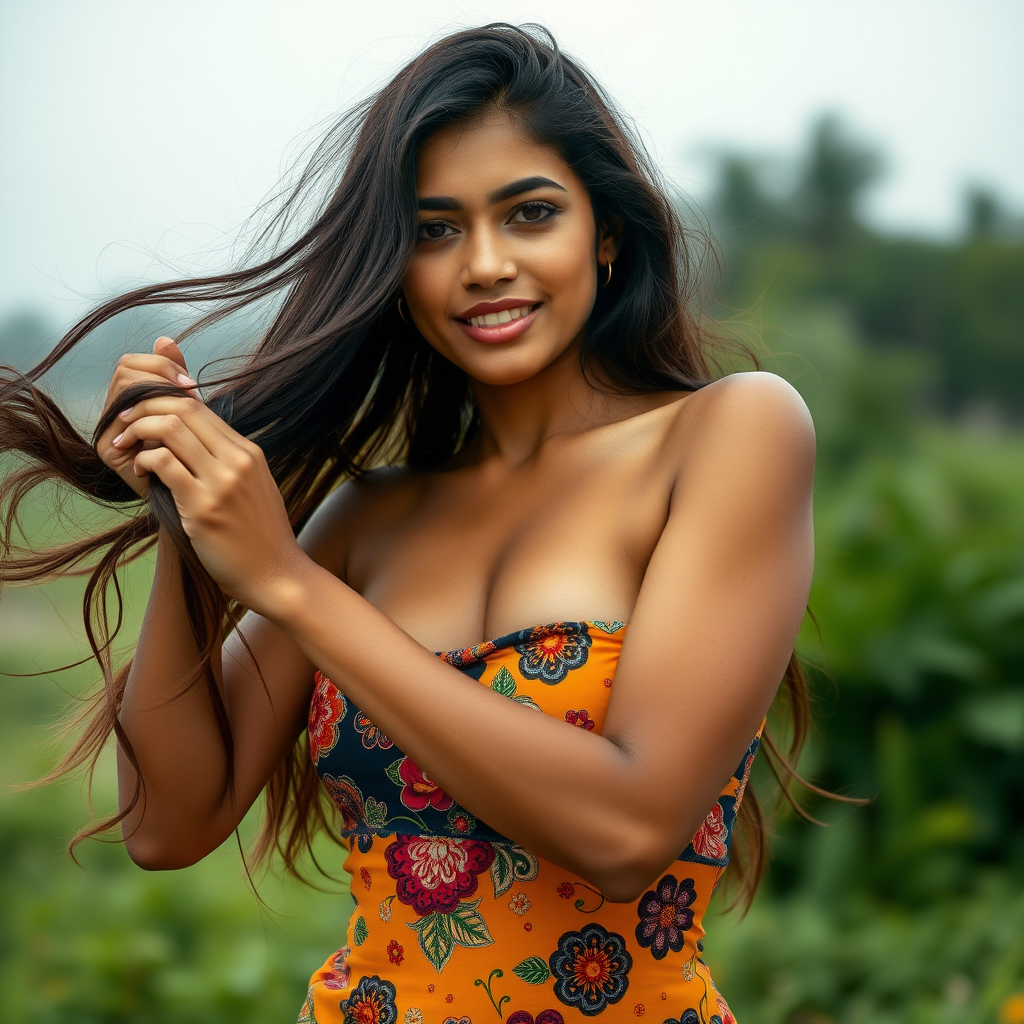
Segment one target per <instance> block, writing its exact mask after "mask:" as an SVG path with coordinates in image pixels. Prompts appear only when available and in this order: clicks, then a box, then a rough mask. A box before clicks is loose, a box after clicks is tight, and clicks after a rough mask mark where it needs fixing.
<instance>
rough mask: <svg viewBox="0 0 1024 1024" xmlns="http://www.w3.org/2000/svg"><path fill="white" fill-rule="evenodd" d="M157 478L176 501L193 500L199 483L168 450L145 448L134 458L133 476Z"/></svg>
mask: <svg viewBox="0 0 1024 1024" xmlns="http://www.w3.org/2000/svg"><path fill="white" fill-rule="evenodd" d="M150 473H153V474H154V475H156V476H158V477H159V478H160V479H161V480H162V481H163V482H164V483H165V484H166V485H167V486H168V487H169V488H170V490H171V492H172V493H173V494H174V496H175V498H176V499H184V500H185V501H188V500H189V499H194V497H195V493H196V490H197V488H198V487H199V483H198V481H197V480H196V478H195V477H194V476H193V475H192V474H191V473H190V472H189V471H188V469H187V468H186V467H185V466H184V465H183V464H182V463H181V462H180V461H179V460H178V459H177V458H175V456H174V453H173V452H171V451H170V449H168V448H147V449H146V450H145V451H141V452H139V454H138V455H136V456H135V475H136V476H140V477H141V476H146V475H148V474H150Z"/></svg>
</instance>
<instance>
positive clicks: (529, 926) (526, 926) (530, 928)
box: [523, 921, 533, 932]
mask: <svg viewBox="0 0 1024 1024" xmlns="http://www.w3.org/2000/svg"><path fill="white" fill-rule="evenodd" d="M523 931H527V932H532V931H533V925H532V924H530V922H529V921H527V922H526V924H524V925H523Z"/></svg>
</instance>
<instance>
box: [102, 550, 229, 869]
mask: <svg viewBox="0 0 1024 1024" xmlns="http://www.w3.org/2000/svg"><path fill="white" fill-rule="evenodd" d="M198 660H199V654H198V650H197V646H196V642H195V639H194V638H193V635H192V630H191V627H190V625H189V621H188V615H187V611H186V607H185V599H184V595H183V591H182V582H181V576H180V573H179V569H178V564H177V556H176V555H175V552H174V550H173V547H172V545H171V542H170V541H169V540H168V538H167V537H166V536H165V535H164V534H163V532H162V531H161V535H160V539H159V546H158V552H157V560H156V573H155V576H154V580H153V588H152V592H151V595H150V599H149V604H148V606H147V609H146V615H145V619H144V621H143V625H142V630H141V633H140V636H139V641H138V645H137V647H136V652H135V658H134V661H133V664H132V669H131V673H130V675H129V677H128V681H127V685H126V687H125V692H124V698H123V701H122V704H121V711H120V716H119V718H120V722H121V725H122V727H123V728H124V730H125V733H126V735H127V737H128V740H129V742H130V743H131V746H132V750H133V752H134V755H135V758H136V759H137V761H138V767H139V772H141V775H142V778H143V780H144V791H143V793H142V794H141V795H140V799H139V801H138V803H137V804H136V806H135V807H134V808H133V809H132V810H131V811H130V812H129V814H128V816H127V817H126V818H125V821H124V823H123V826H122V829H123V832H124V835H125V838H126V841H127V843H128V847H129V851H130V852H131V854H132V856H133V857H134V858H135V859H136V860H138V861H139V862H140V863H146V862H147V861H148V862H150V863H152V861H153V860H154V854H153V852H152V851H154V850H155V849H160V850H167V849H168V848H169V847H171V846H174V847H178V848H181V847H183V846H187V845H188V844H189V842H191V841H193V840H195V841H198V842H199V843H200V844H201V843H202V841H203V836H204V833H205V832H206V830H207V829H208V827H209V825H210V823H211V822H212V821H213V820H214V819H216V818H217V817H218V816H219V815H221V814H222V810H223V805H224V801H225V795H226V794H225V790H226V784H227V779H228V762H227V755H226V752H225V747H224V741H223V739H222V737H221V734H220V730H219V728H218V725H217V720H216V716H215V712H214V706H213V699H212V697H211V695H210V693H209V690H208V687H207V686H206V685H205V684H204V683H203V682H199V683H198V684H196V685H194V686H191V687H188V680H189V678H190V676H191V675H192V673H193V672H194V671H195V668H196V665H197V662H198ZM214 669H215V671H216V672H217V674H218V676H219V672H220V643H219V639H218V644H217V651H216V654H215V658H214ZM137 777H138V776H137V773H136V770H135V768H134V767H133V766H132V764H131V763H130V761H129V759H128V757H127V755H126V753H125V751H124V749H123V748H121V747H120V745H119V747H118V783H119V794H120V804H121V807H122V809H123V808H125V807H126V806H127V805H128V803H130V801H131V799H132V797H133V794H134V793H135V791H136V784H137ZM202 852H205V851H199V855H201V854H202ZM186 859H191V858H188V857H186Z"/></svg>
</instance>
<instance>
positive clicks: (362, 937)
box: [352, 914, 370, 946]
mask: <svg viewBox="0 0 1024 1024" xmlns="http://www.w3.org/2000/svg"><path fill="white" fill-rule="evenodd" d="M369 934H370V929H369V928H367V927H366V918H365V917H363V916H362V915H361V914H360V916H359V917H358V918H357V919H356V923H355V926H354V927H353V928H352V941H353V942H354V943H355V944H356V945H357V946H361V945H362V944H363V943H364V942H365V941H366V936H367V935H369Z"/></svg>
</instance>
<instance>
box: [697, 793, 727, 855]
mask: <svg viewBox="0 0 1024 1024" xmlns="http://www.w3.org/2000/svg"><path fill="white" fill-rule="evenodd" d="M728 838H729V830H728V829H727V828H726V827H725V812H724V811H723V810H722V805H721V803H719V802H717V801H716V802H715V806H714V807H712V808H711V810H710V811H709V812H708V816H707V817H706V818H705V819H704V821H703V822H702V823H701V826H700V828H699V829H697V833H696V835H695V836H694V837H693V841H692V843H691V844H690V845H691V846H692V847H693V850H694V852H695V853H696V854H697V855H698V856H699V857H707V858H708V860H720V859H721V858H723V857H724V856H725V854H726V849H727V847H726V840H728Z"/></svg>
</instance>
